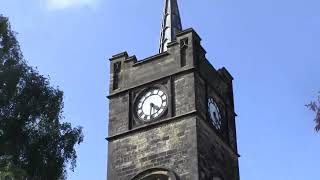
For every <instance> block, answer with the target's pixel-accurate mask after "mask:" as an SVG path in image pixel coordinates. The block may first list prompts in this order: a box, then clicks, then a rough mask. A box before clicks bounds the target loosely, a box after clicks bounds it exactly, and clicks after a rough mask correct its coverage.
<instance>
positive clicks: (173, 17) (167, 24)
mask: <svg viewBox="0 0 320 180" xmlns="http://www.w3.org/2000/svg"><path fill="white" fill-rule="evenodd" d="M179 31H182V25H181V18H180V13H179V7H178V2H177V0H165V4H164V10H163V21H162V26H161V34H160V48H159V53H162V52H164V51H166V50H167V45H168V43H170V42H172V41H174V40H175V39H176V34H177V33H178V32H179Z"/></svg>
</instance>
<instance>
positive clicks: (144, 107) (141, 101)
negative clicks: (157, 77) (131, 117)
mask: <svg viewBox="0 0 320 180" xmlns="http://www.w3.org/2000/svg"><path fill="white" fill-rule="evenodd" d="M167 107H168V97H167V94H166V93H165V92H164V91H162V90H161V89H157V88H156V89H151V90H148V91H147V92H145V93H143V95H142V96H140V98H138V101H137V104H136V114H137V116H138V118H139V119H140V120H142V121H145V122H149V121H152V120H154V119H157V118H159V117H161V116H162V115H163V114H164V112H165V111H166V110H167Z"/></svg>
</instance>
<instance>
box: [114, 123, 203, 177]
mask: <svg viewBox="0 0 320 180" xmlns="http://www.w3.org/2000/svg"><path fill="white" fill-rule="evenodd" d="M195 142H196V121H195V117H193V118H192V117H189V118H186V119H181V120H174V121H171V122H170V123H168V124H161V125H159V126H158V127H154V128H152V129H148V130H145V131H142V132H136V133H134V134H130V135H128V136H126V137H122V138H121V139H117V140H113V141H111V142H109V160H108V161H109V169H108V172H109V173H108V180H130V178H132V177H133V176H135V175H136V174H137V173H139V172H141V171H143V170H147V169H149V168H155V167H165V168H167V169H171V170H173V171H174V172H175V173H177V175H178V176H179V177H180V180H197V179H198V177H196V175H197V174H198V173H197V166H196V164H197V155H196V145H197V143H195Z"/></svg>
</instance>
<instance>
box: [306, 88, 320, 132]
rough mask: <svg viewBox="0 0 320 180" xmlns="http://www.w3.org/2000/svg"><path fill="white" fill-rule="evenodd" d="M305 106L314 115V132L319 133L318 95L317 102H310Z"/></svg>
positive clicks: (319, 105) (319, 101)
mask: <svg viewBox="0 0 320 180" xmlns="http://www.w3.org/2000/svg"><path fill="white" fill-rule="evenodd" d="M319 94H320V92H319ZM306 106H307V107H308V108H309V109H310V110H311V111H313V112H314V113H315V114H316V115H315V118H314V121H315V122H316V127H315V130H316V131H317V132H319V131H320V95H319V96H318V99H317V101H311V102H310V104H307V105H306Z"/></svg>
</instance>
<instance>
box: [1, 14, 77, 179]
mask: <svg viewBox="0 0 320 180" xmlns="http://www.w3.org/2000/svg"><path fill="white" fill-rule="evenodd" d="M62 109H63V92H62V91H61V90H59V89H58V88H54V87H51V86H50V84H49V80H48V78H47V77H45V76H43V75H40V74H39V72H38V71H37V70H35V69H34V68H32V67H30V66H28V65H27V63H26V61H25V60H24V58H23V56H22V53H21V51H20V47H19V44H18V42H17V40H16V38H15V33H14V32H13V31H12V30H11V27H10V24H9V22H8V19H7V18H6V17H3V16H2V15H0V179H32V180H37V179H39V180H40V179H41V180H42V179H47V180H51V179H52V180H57V179H65V178H66V167H67V166H68V164H70V165H71V166H70V167H71V169H72V170H73V169H74V168H75V166H76V158H77V155H76V151H75V148H74V147H75V145H76V144H80V143H81V142H82V141H83V134H82V128H81V127H76V128H73V127H72V126H71V124H70V123H65V122H64V123H62V120H63V116H62V112H63V111H62Z"/></svg>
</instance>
